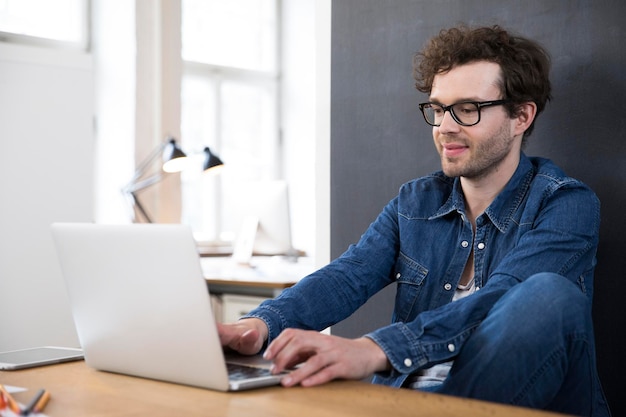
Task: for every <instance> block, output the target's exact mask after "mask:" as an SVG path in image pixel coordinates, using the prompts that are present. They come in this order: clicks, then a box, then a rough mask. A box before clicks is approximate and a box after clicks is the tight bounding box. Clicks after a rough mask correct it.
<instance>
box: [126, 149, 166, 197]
mask: <svg viewBox="0 0 626 417" xmlns="http://www.w3.org/2000/svg"><path fill="white" fill-rule="evenodd" d="M166 146H167V142H166V143H162V144H161V145H160V146H158V147H157V148H155V149H154V150H153V151H152V153H151V154H150V155H148V156H147V157H146V158H145V159H144V160H143V161H142V162H141V164H139V166H137V169H136V170H135V174H134V175H133V178H132V179H131V180H130V182H129V183H128V184H129V185H128V186H130V185H132V184H134V183H136V182H137V180H138V179H139V178H141V176H142V175H143V174H145V173H146V170H147V169H148V168H149V167H150V166H151V165H152V163H153V162H154V161H155V160H156V159H157V158H158V157H159V156H160V155H162V154H163V150H164V149H165V147H166ZM128 186H127V187H128Z"/></svg>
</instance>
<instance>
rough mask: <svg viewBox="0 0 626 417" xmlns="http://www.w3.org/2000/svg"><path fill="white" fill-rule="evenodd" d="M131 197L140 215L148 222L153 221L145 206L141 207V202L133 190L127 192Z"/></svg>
mask: <svg viewBox="0 0 626 417" xmlns="http://www.w3.org/2000/svg"><path fill="white" fill-rule="evenodd" d="M129 194H130V196H131V198H132V199H133V203H134V205H135V206H136V207H137V210H139V212H140V213H141V215H142V216H143V217H144V218H145V219H146V221H147V222H148V223H153V221H152V218H151V217H150V216H149V215H148V212H147V211H146V209H145V208H143V204H141V202H140V201H139V199H138V198H137V196H136V195H135V192H134V191H131V192H129Z"/></svg>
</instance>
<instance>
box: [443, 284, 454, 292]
mask: <svg viewBox="0 0 626 417" xmlns="http://www.w3.org/2000/svg"><path fill="white" fill-rule="evenodd" d="M443 288H444V289H445V290H446V291H450V290H451V289H452V284H450V283H449V282H448V283H446V284H445V285H444V286H443Z"/></svg>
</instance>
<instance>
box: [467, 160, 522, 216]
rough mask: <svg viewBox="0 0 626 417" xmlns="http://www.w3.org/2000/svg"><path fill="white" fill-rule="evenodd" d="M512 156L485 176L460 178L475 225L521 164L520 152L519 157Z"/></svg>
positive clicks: (469, 212) (468, 209)
mask: <svg viewBox="0 0 626 417" xmlns="http://www.w3.org/2000/svg"><path fill="white" fill-rule="evenodd" d="M510 156H512V157H513V158H510V157H509V158H507V160H504V161H502V163H501V164H499V165H498V167H497V168H496V169H494V170H493V171H492V172H490V173H489V174H488V175H486V176H484V177H479V178H466V177H461V178H460V179H461V188H462V189H463V194H464V196H465V209H466V212H467V215H468V217H469V219H470V221H471V222H472V225H474V227H475V226H476V218H477V217H478V216H480V215H481V214H482V213H484V212H485V210H486V209H487V207H489V205H490V204H491V203H492V202H493V200H495V198H496V197H497V196H498V194H500V192H501V191H502V190H503V189H504V187H505V186H506V184H507V183H508V182H509V180H510V179H511V177H512V176H513V174H514V173H515V170H516V169H517V166H518V165H519V154H517V157H515V156H514V155H510Z"/></svg>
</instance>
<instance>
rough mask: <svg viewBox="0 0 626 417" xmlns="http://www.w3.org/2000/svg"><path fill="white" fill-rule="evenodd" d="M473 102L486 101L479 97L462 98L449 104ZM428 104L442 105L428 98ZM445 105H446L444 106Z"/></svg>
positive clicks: (438, 101)
mask: <svg viewBox="0 0 626 417" xmlns="http://www.w3.org/2000/svg"><path fill="white" fill-rule="evenodd" d="M474 101H478V102H480V101H488V100H486V99H482V98H480V97H475V96H474V97H463V98H460V99H457V100H454V101H453V102H452V103H450V104H456V103H466V102H474ZM428 102H429V103H434V104H441V105H444V103H442V102H441V100H438V99H437V97H428ZM445 105H447V104H445Z"/></svg>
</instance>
